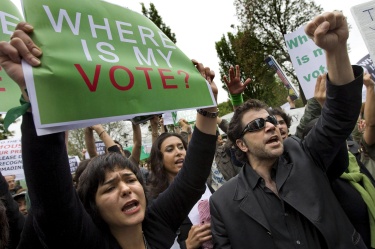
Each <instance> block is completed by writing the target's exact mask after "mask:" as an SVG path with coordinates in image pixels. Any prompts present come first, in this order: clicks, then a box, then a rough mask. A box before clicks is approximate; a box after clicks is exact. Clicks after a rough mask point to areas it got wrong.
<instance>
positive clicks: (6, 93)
mask: <svg viewBox="0 0 375 249" xmlns="http://www.w3.org/2000/svg"><path fill="white" fill-rule="evenodd" d="M22 20H23V19H22V16H21V14H20V12H19V11H18V9H17V7H16V6H15V5H14V4H13V3H12V2H11V1H10V0H2V1H1V4H0V41H9V39H10V36H11V35H12V33H13V31H14V29H15V27H16V26H17V23H19V22H20V21H22ZM20 96H21V92H20V89H19V88H18V86H17V85H16V84H15V83H14V82H13V80H11V79H10V78H9V77H8V75H7V74H6V73H5V71H4V70H3V69H2V68H1V67H0V113H6V112H7V111H8V110H9V109H10V108H12V107H15V106H19V105H20V103H19V98H20Z"/></svg>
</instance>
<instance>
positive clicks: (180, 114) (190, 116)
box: [172, 109, 197, 126]
mask: <svg viewBox="0 0 375 249" xmlns="http://www.w3.org/2000/svg"><path fill="white" fill-rule="evenodd" d="M172 118H173V123H174V125H175V126H179V123H178V121H179V120H180V119H185V120H186V121H188V122H189V123H194V122H195V120H196V118H197V110H195V109H194V110H185V111H177V112H172Z"/></svg>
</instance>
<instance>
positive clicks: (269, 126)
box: [265, 122, 279, 132]
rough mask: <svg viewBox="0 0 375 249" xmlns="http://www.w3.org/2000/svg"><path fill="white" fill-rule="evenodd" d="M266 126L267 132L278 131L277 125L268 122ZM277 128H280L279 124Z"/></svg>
mask: <svg viewBox="0 0 375 249" xmlns="http://www.w3.org/2000/svg"><path fill="white" fill-rule="evenodd" d="M265 126H266V127H265V132H267V131H272V130H275V129H276V125H274V124H272V123H271V122H266V125H265ZM277 127H279V124H277Z"/></svg>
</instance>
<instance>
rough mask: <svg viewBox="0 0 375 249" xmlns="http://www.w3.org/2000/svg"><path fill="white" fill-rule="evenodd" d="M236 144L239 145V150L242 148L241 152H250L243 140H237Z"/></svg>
mask: <svg viewBox="0 0 375 249" xmlns="http://www.w3.org/2000/svg"><path fill="white" fill-rule="evenodd" d="M236 144H237V146H238V148H240V150H242V151H243V152H248V151H249V149H248V148H247V146H246V143H245V142H244V141H243V140H242V139H237V140H236Z"/></svg>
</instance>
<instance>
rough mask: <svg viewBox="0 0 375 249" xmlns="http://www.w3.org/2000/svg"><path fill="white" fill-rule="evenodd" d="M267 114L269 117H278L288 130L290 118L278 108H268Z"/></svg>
mask: <svg viewBox="0 0 375 249" xmlns="http://www.w3.org/2000/svg"><path fill="white" fill-rule="evenodd" d="M269 113H270V114H271V115H279V116H280V117H281V118H282V119H283V120H284V122H285V124H286V126H287V127H288V128H289V127H290V124H291V122H292V118H291V117H290V116H289V115H288V114H286V112H284V111H283V109H281V108H280V107H275V108H272V109H271V108H270V110H269Z"/></svg>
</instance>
